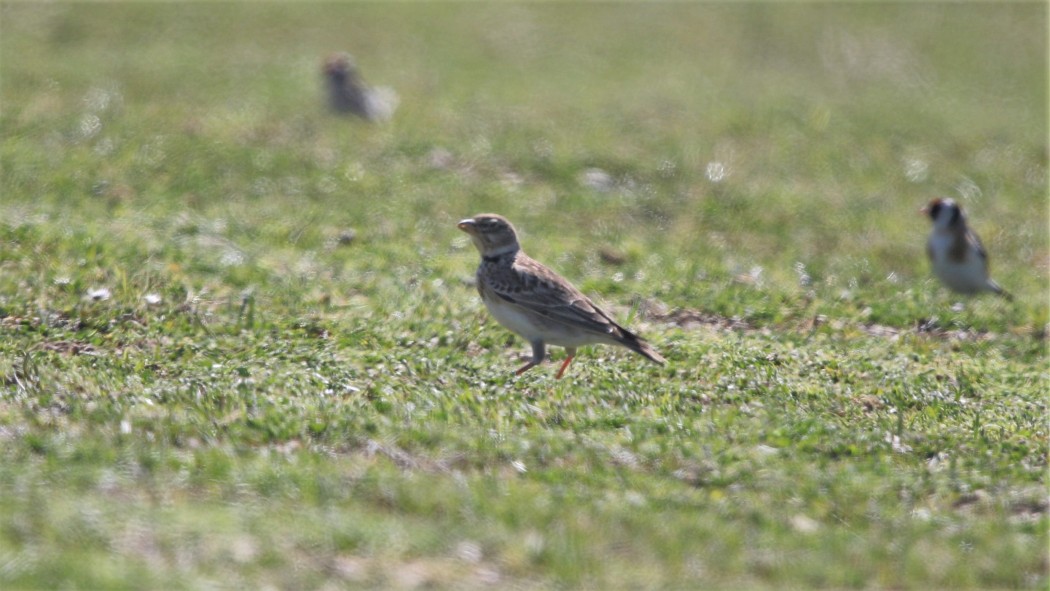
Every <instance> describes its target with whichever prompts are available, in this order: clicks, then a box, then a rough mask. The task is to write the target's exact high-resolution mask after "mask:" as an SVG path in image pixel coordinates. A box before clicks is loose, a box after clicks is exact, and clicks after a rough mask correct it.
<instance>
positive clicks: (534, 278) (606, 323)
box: [483, 257, 624, 335]
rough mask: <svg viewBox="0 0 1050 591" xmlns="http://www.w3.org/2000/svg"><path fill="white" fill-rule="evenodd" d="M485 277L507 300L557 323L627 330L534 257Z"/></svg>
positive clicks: (610, 332) (607, 330)
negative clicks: (534, 259)
mask: <svg viewBox="0 0 1050 591" xmlns="http://www.w3.org/2000/svg"><path fill="white" fill-rule="evenodd" d="M483 280H484V281H485V283H486V288H487V289H488V290H489V291H491V292H492V293H494V294H495V295H497V296H498V297H500V298H501V299H503V300H504V301H506V302H508V303H510V304H513V305H515V306H519V307H521V308H523V309H525V310H527V311H529V312H531V313H533V314H537V315H539V316H542V317H544V318H548V319H550V320H553V321H555V322H560V323H562V324H566V325H569V326H573V327H576V328H579V329H581V330H586V331H589V332H592V333H596V334H606V335H615V334H616V333H617V331H618V330H624V329H623V328H622V327H621V326H620V325H619V324H617V323H616V322H615V321H614V320H612V319H611V318H609V315H608V314H606V313H605V312H604V311H603V310H602V309H601V308H599V307H597V306H595V305H594V303H593V302H591V301H590V299H588V298H587V296H585V295H583V294H582V293H581V292H580V291H579V290H578V289H576V288H575V287H573V286H572V285H571V284H570V283H568V282H567V281H565V280H564V279H562V278H560V277H559V276H558V275H557V274H555V273H554V272H553V271H551V270H550V269H548V268H546V267H544V266H543V265H541V264H540V263H537V262H536V261H533V260H531V259H523V258H522V257H519V260H518V262H516V263H515V265H514V266H513V267H512V268H504V269H502V270H501V272H500V273H493V274H486V275H485V277H484V278H483Z"/></svg>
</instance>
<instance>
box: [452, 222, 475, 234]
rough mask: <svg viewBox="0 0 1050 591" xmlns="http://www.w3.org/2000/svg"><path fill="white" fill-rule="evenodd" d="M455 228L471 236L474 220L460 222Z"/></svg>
mask: <svg viewBox="0 0 1050 591" xmlns="http://www.w3.org/2000/svg"><path fill="white" fill-rule="evenodd" d="M456 227H457V228H459V229H460V230H463V231H464V232H466V233H468V234H472V233H473V232H474V220H472V219H470V218H467V219H465V220H460V221H459V223H458V224H456Z"/></svg>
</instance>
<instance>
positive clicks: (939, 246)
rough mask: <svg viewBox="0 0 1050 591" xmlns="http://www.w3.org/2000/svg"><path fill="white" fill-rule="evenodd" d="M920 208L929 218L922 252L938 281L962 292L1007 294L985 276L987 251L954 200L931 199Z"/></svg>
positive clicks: (986, 273) (1007, 294) (986, 272)
mask: <svg viewBox="0 0 1050 591" xmlns="http://www.w3.org/2000/svg"><path fill="white" fill-rule="evenodd" d="M920 211H922V213H925V214H926V215H928V216H929V217H930V219H931V220H933V231H932V232H931V233H930V237H929V239H928V240H927V242H926V255H927V256H928V257H929V258H930V264H931V265H932V266H933V273H934V275H936V276H937V278H938V279H940V280H941V283H943V284H944V285H945V286H947V287H948V288H949V289H951V290H952V291H955V292H958V293H962V294H976V293H980V292H983V291H991V292H995V293H997V294H999V295H1001V296H1003V297H1005V298H1007V299H1010V298H1011V296H1010V294H1009V293H1007V292H1006V291H1005V290H1003V288H1002V287H1000V286H999V284H998V283H996V282H995V281H993V280H992V278H991V277H989V276H988V253H986V252H985V250H984V246H983V245H982V244H981V240H980V238H978V237H977V234H974V233H973V231H972V230H970V228H969V227H968V226H967V225H966V215H965V214H963V211H962V208H961V207H959V205H958V204H957V203H955V201H954V200H952V199H940V198H938V199H934V200H933V201H930V203H929V204H928V205H927V206H926V207H924V208H922V209H921V210H920Z"/></svg>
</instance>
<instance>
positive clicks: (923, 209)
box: [919, 205, 930, 215]
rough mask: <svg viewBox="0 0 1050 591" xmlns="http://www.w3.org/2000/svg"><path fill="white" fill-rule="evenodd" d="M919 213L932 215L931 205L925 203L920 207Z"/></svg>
mask: <svg viewBox="0 0 1050 591" xmlns="http://www.w3.org/2000/svg"><path fill="white" fill-rule="evenodd" d="M919 213H921V214H922V215H930V206H929V205H923V206H922V207H920V208H919Z"/></svg>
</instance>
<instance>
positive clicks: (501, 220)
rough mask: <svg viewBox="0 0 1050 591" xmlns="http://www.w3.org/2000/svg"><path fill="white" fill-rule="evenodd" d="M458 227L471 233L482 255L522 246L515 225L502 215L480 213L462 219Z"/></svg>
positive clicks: (492, 254) (514, 249)
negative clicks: (519, 243)
mask: <svg viewBox="0 0 1050 591" xmlns="http://www.w3.org/2000/svg"><path fill="white" fill-rule="evenodd" d="M456 227H457V228H459V229H460V230H463V231H464V232H466V233H467V234H469V235H470V239H471V240H473V241H474V246H476V247H477V248H478V252H480V253H481V256H498V255H501V254H505V253H508V252H513V251H516V250H518V249H519V248H520V246H519V245H518V234H517V232H515V231H514V226H512V225H511V223H510V222H509V221H508V220H507V218H505V217H503V216H501V215H497V214H494V213H482V214H478V215H476V216H474V217H472V218H467V219H465V220H460V222H459V224H457V225H456Z"/></svg>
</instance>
